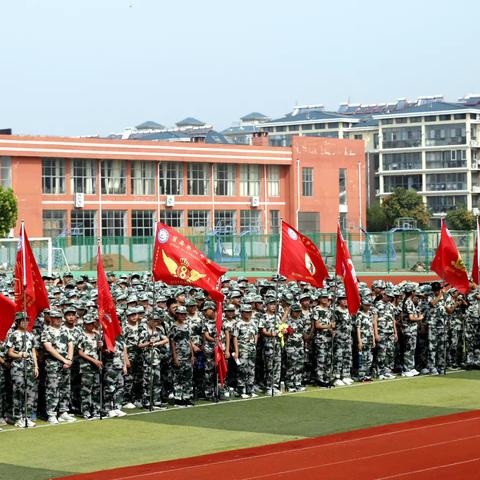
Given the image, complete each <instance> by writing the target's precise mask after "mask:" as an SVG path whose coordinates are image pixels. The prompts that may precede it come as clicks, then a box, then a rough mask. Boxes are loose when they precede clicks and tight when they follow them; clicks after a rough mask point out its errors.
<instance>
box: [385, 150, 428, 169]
mask: <svg viewBox="0 0 480 480" xmlns="http://www.w3.org/2000/svg"><path fill="white" fill-rule="evenodd" d="M382 160H383V170H385V171H391V170H417V169H421V168H422V154H421V153H420V152H411V153H385V154H384V155H383V157H382Z"/></svg>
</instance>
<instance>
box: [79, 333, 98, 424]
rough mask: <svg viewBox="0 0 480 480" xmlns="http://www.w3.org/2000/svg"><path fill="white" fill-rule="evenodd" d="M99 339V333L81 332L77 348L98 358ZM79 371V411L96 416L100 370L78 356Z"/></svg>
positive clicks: (87, 415) (86, 415)
mask: <svg viewBox="0 0 480 480" xmlns="http://www.w3.org/2000/svg"><path fill="white" fill-rule="evenodd" d="M100 341H101V337H100V334H98V333H97V332H92V334H88V333H87V332H83V333H82V336H81V337H80V338H79V341H78V349H79V350H82V351H83V353H85V354H86V355H88V356H90V357H92V358H94V359H95V360H99V359H100V356H99V351H98V342H100ZM80 372H81V376H82V377H81V378H82V388H81V398H82V403H81V412H82V415H84V416H85V417H89V416H97V415H99V414H100V371H99V369H98V368H97V367H96V366H95V365H94V364H93V363H92V362H89V361H88V360H86V359H84V358H80Z"/></svg>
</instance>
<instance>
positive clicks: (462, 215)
mask: <svg viewBox="0 0 480 480" xmlns="http://www.w3.org/2000/svg"><path fill="white" fill-rule="evenodd" d="M445 221H446V222H447V227H448V228H449V229H451V230H474V229H475V228H476V224H475V217H474V216H473V213H472V212H470V211H468V210H467V209H466V208H465V207H464V206H463V205H461V206H459V207H457V208H456V209H455V210H450V211H449V212H448V213H447V216H446V218H445Z"/></svg>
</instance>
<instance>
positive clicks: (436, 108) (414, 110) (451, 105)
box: [374, 102, 480, 119]
mask: <svg viewBox="0 0 480 480" xmlns="http://www.w3.org/2000/svg"><path fill="white" fill-rule="evenodd" d="M470 110H477V111H478V110H480V108H479V107H478V106H472V105H465V104H464V103H456V102H428V103H424V104H421V103H420V104H417V105H413V106H408V107H406V108H403V109H400V110H395V111H392V112H387V113H383V114H382V113H381V114H378V115H374V118H377V119H378V118H389V117H402V116H405V115H407V116H415V115H424V114H426V115H429V114H435V113H442V112H447V113H448V112H458V111H470Z"/></svg>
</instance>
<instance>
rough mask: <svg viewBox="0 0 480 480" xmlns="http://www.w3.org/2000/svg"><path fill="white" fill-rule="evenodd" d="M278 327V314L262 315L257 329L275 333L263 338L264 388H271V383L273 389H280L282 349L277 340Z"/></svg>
mask: <svg viewBox="0 0 480 480" xmlns="http://www.w3.org/2000/svg"><path fill="white" fill-rule="evenodd" d="M279 325H280V315H279V314H273V315H270V314H267V313H266V314H265V315H263V317H262V319H261V321H260V324H259V329H260V330H261V329H262V328H265V329H266V330H267V332H273V333H275V336H274V337H266V336H264V338H263V342H264V347H263V355H264V366H265V385H266V388H267V389H268V388H271V387H272V383H273V387H274V388H277V389H278V388H279V387H280V372H281V367H282V348H281V346H280V340H279V338H278V327H279Z"/></svg>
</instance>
